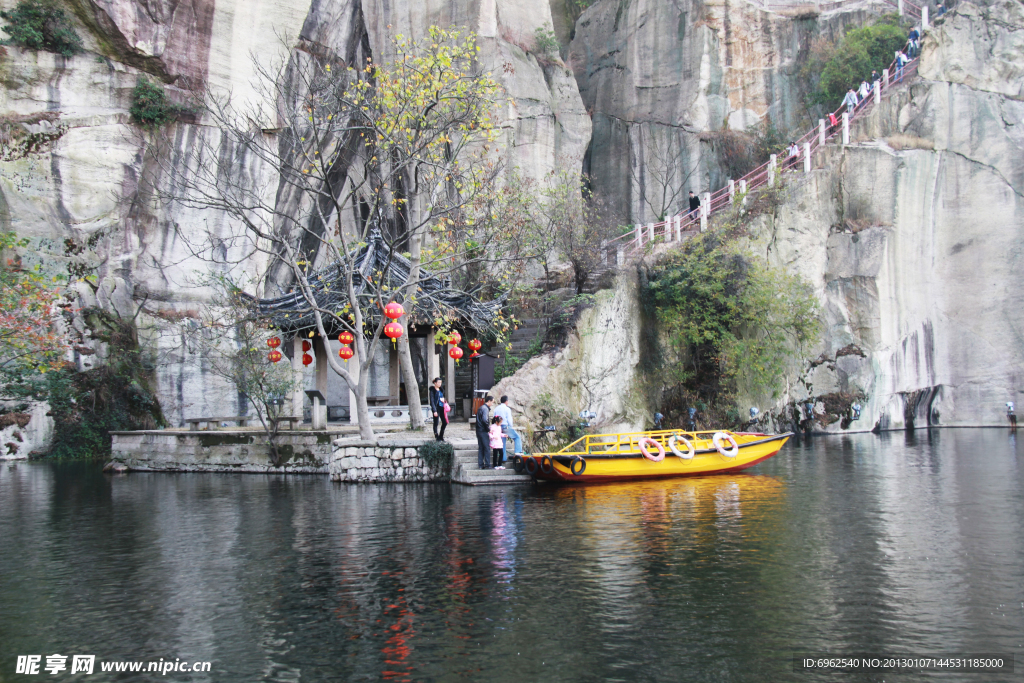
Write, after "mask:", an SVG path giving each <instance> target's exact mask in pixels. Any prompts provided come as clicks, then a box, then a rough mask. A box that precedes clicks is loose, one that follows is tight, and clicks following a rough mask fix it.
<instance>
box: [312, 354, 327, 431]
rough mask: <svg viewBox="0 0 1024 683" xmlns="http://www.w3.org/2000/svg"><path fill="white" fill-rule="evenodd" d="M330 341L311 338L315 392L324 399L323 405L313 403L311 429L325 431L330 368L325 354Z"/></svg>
mask: <svg viewBox="0 0 1024 683" xmlns="http://www.w3.org/2000/svg"><path fill="white" fill-rule="evenodd" d="M330 348H331V347H330V341H328V340H327V339H324V338H323V337H321V336H320V335H317V336H316V337H313V352H314V353H315V354H316V390H317V391H319V392H320V394H321V395H322V396H323V397H324V399H325V402H324V404H323V405H318V402H316V401H314V403H313V416H312V422H313V425H312V426H313V429H327V403H326V397H327V377H328V374H327V373H329V372H330V370H331V366H330V364H329V363H328V361H327V354H328V353H329V352H330Z"/></svg>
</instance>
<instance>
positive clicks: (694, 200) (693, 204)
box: [690, 190, 700, 220]
mask: <svg viewBox="0 0 1024 683" xmlns="http://www.w3.org/2000/svg"><path fill="white" fill-rule="evenodd" d="M698 209H700V197H698V196H697V195H695V194H694V193H693V190H690V220H694V219H696V217H697V210H698Z"/></svg>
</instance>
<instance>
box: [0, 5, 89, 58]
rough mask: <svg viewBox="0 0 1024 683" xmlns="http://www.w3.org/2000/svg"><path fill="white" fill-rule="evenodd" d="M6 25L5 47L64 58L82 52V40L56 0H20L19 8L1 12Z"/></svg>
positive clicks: (4, 28) (4, 29)
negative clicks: (12, 46)
mask: <svg viewBox="0 0 1024 683" xmlns="http://www.w3.org/2000/svg"><path fill="white" fill-rule="evenodd" d="M0 17H2V18H3V19H4V21H6V22H7V26H4V27H3V31H4V33H6V34H7V35H8V36H10V38H8V39H7V40H5V41H3V43H4V44H5V45H17V46H18V47H23V48H27V49H29V50H45V51H47V52H55V53H57V54H60V55H64V56H65V57H73V56H75V55H76V54H78V53H79V52H82V50H83V48H82V39H81V37H79V35H78V33H76V32H75V29H74V27H73V26H72V25H71V21H70V19H68V16H67V14H65V13H64V10H63V9H62V8H61V7H60V6H59V5H58V4H57V2H56V1H55V0H21V2H19V3H18V5H17V7H15V8H14V9H10V10H3V11H0Z"/></svg>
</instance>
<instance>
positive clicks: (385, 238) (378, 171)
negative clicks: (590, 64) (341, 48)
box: [157, 27, 522, 438]
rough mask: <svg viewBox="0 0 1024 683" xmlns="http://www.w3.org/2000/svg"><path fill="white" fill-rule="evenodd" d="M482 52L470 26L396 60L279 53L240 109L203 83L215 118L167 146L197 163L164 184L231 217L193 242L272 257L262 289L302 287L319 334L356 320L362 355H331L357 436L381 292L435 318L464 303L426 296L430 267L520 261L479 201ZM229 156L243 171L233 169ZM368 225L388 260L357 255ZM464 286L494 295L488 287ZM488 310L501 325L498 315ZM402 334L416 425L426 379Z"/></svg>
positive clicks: (490, 132) (495, 179)
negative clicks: (346, 359)
mask: <svg viewBox="0 0 1024 683" xmlns="http://www.w3.org/2000/svg"><path fill="white" fill-rule="evenodd" d="M475 57H476V43H475V38H474V36H472V35H471V34H465V33H462V32H460V31H458V30H451V31H447V30H442V29H438V28H436V27H432V28H431V29H430V31H429V36H428V38H427V39H426V40H425V41H423V42H421V43H412V42H409V41H406V40H404V39H401V38H399V39H396V41H395V44H394V57H393V61H391V62H389V63H387V64H375V63H372V62H371V61H370V60H369V59H367V61H366V62H365V63H362V64H346V63H344V61H343V60H342V59H341V58H340V57H338V56H337V55H332V54H326V53H324V52H323V51H313V50H303V51H300V50H294V51H292V54H291V58H290V60H289V61H288V62H287V63H284V64H280V65H277V66H276V67H267V66H265V65H262V64H259V63H257V65H256V68H257V74H258V82H257V84H256V87H257V91H258V93H259V95H260V99H259V102H261V103H262V104H253V105H248V106H245V107H242V108H236V107H235V106H234V104H233V103H232V100H231V98H230V97H224V96H220V97H218V96H215V95H211V96H208V97H207V98H206V103H205V113H204V116H205V117H206V120H207V121H208V122H209V123H210V124H211V125H212V128H206V129H203V131H202V132H201V133H200V135H198V137H197V139H196V140H195V141H189V142H188V144H184V143H182V144H179V145H178V149H176V150H173V152H169V154H170V153H176V154H177V155H178V156H179V157H184V162H185V164H184V165H185V166H187V168H188V169H189V171H190V173H189V174H187V175H177V176H174V177H173V178H171V180H170V181H167V182H166V183H165V185H162V186H161V185H157V192H158V193H159V194H160V196H162V197H163V198H165V199H167V200H169V201H176V202H180V203H182V204H184V205H187V206H191V207H196V208H201V209H213V210H215V211H218V212H222V214H224V215H226V216H228V217H229V218H230V222H231V224H232V225H231V230H230V231H229V233H228V234H227V235H221V236H219V237H218V238H217V240H216V241H215V242H210V243H208V244H205V245H194V247H195V249H196V251H197V253H198V252H202V253H204V254H206V255H207V256H208V257H209V258H214V259H216V258H218V256H217V255H218V254H226V253H230V254H232V257H231V258H232V259H234V260H236V261H244V262H245V263H247V264H260V263H262V264H264V270H265V272H264V273H263V275H262V277H261V286H260V291H255V292H253V293H254V294H256V295H257V296H264V297H268V296H271V295H273V294H277V293H286V292H288V291H290V292H291V293H292V294H295V295H297V296H299V297H300V298H301V300H302V302H303V305H304V307H305V310H304V312H303V315H307V316H308V318H309V321H310V325H311V326H312V327H314V328H315V330H316V331H317V333H318V334H319V335H320V336H321V337H323V338H325V339H326V338H327V334H328V329H331V330H334V331H337V330H347V331H350V332H352V334H353V336H354V337H355V342H354V349H353V350H354V351H355V360H356V366H355V369H354V370H350V369H349V368H348V367H347V365H346V364H344V363H342V362H341V361H339V359H337V358H335V357H334V356H333V355H332V354H328V356H327V358H328V363H329V364H330V366H331V368H332V369H333V370H334V371H335V372H336V373H337V374H338V375H340V376H341V377H342V378H343V379H344V380H345V382H346V383H347V384H348V386H349V388H350V389H351V391H352V394H353V395H354V396H355V400H356V405H355V406H354V410H355V411H356V414H357V416H358V421H359V426H360V434H361V436H362V437H363V438H372V436H373V431H372V429H371V427H370V424H369V419H368V415H369V414H368V409H367V403H366V388H367V381H368V378H369V368H370V364H371V361H372V358H373V356H374V353H375V350H376V347H377V344H378V343H380V342H381V335H382V333H383V329H384V326H385V324H386V323H387V322H388V321H387V320H386V319H385V318H384V317H383V316H382V315H381V311H382V310H383V308H384V306H385V305H386V304H387V303H388V302H390V301H398V302H400V303H403V304H404V306H405V308H406V310H407V311H408V313H407V314H406V315H407V317H406V320H405V322H406V323H407V324H408V322H409V318H410V317H413V316H414V315H415V311H417V310H427V309H429V310H431V311H433V312H434V313H433V319H432V320H429V321H426V322H429V323H430V324H433V325H437V326H440V327H444V326H446V325H451V324H452V323H453V322H454V321H455V319H456V318H457V317H458V315H459V311H457V310H453V309H452V308H451V306H450V299H445V300H444V301H441V300H437V301H426V299H429V298H430V297H431V296H432V295H431V293H430V291H428V289H427V288H426V287H424V286H423V284H424V282H425V278H427V277H428V275H432V276H436V277H442V278H452V277H454V276H456V275H458V274H459V273H462V272H465V271H466V270H467V269H472V268H483V269H486V270H487V272H488V273H490V274H491V276H492V280H494V281H497V282H501V281H502V279H507V273H508V272H512V271H514V270H515V269H517V268H518V267H519V263H520V261H521V254H520V253H519V252H520V245H521V243H522V240H521V239H520V238H519V236H518V235H516V234H515V232H514V230H513V229H510V227H509V225H507V224H502V223H500V221H499V219H498V218H497V217H495V216H493V215H492V214H488V213H487V212H486V210H485V209H486V206H487V202H486V201H485V200H486V198H487V197H489V196H492V195H494V194H495V193H496V191H497V190H498V189H499V188H500V187H501V177H502V165H501V163H500V162H499V161H498V160H497V156H498V155H497V152H496V150H495V149H493V147H494V146H495V143H496V141H497V137H498V130H497V128H496V125H495V123H494V121H495V119H496V117H495V111H494V110H495V109H496V106H497V104H498V103H499V100H500V99H501V98H502V94H501V91H500V87H499V86H498V84H497V83H496V82H495V81H494V80H493V79H491V78H490V77H489V76H487V75H484V74H480V73H478V71H477V64H476V62H475ZM268 103H269V104H268ZM169 154H163V155H160V156H161V157H162V158H172V157H170V156H169ZM180 165H181V163H180V161H179V166H180ZM225 165H229V166H234V167H237V169H241V170H239V171H237V172H225V171H224V166H225ZM165 175H166V176H167V177H168V178H170V169H168V173H166V174H165ZM168 184H169V187H168V186H167V185H168ZM183 237H184V236H183ZM371 238H372V239H374V240H377V243H379V244H383V245H384V262H383V264H382V266H381V268H379V269H377V270H373V271H371V272H363V271H361V270H360V269H359V267H358V266H357V262H356V259H357V256H358V254H359V251H360V249H361V248H362V247H365V246H366V245H367V244H368V243H369V242H370V240H371ZM400 254H402V255H404V256H405V258H407V259H408V262H409V263H410V264H411V267H410V268H409V271H408V276H407V277H406V279H405V281H404V282H398V283H396V282H393V281H391V279H389V277H387V274H388V272H390V271H389V266H390V265H391V263H392V262H393V261H394V260H395V259H396V258H397V257H398V255H400ZM220 258H223V256H221V257H220ZM324 264H337V265H336V270H335V271H333V272H335V273H337V274H338V275H339V276H340V290H341V291H329V287H330V285H329V284H325V280H324V277H325V276H324V273H323V272H321V270H318V266H322V265H324ZM334 267H335V266H332V268H334ZM503 274H504V275H505V277H503ZM325 287H328V291H325ZM465 293H466V295H467V296H468V297H470V298H474V299H475V298H476V297H479V296H482V295H484V294H489V295H491V296H493V295H494V294H495V292H494V291H491V292H487V293H485V292H483V291H482V290H481V289H480V287H467V288H466V289H465ZM493 324H494V325H495V327H496V328H497V331H498V332H499V333H501V332H503V331H505V330H507V323H505V322H503V321H502V320H501V319H500V318H499V319H498V320H497V321H495V322H494V323H493ZM403 339H404V341H403V342H402V344H401V346H400V347H399V348H400V352H401V354H402V366H403V370H404V376H405V381H406V387H407V394H408V397H409V403H410V412H411V414H412V416H413V421H414V422H413V425H414V426H418V425H419V424H421V420H422V416H421V411H420V410H419V390H418V386H417V384H416V380H415V375H414V373H413V372H412V360H411V352H410V350H409V345H408V339H407V335H406V337H403Z"/></svg>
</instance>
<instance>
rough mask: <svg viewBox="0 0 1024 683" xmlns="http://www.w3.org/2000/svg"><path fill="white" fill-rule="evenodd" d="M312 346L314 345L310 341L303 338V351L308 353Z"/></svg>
mask: <svg viewBox="0 0 1024 683" xmlns="http://www.w3.org/2000/svg"><path fill="white" fill-rule="evenodd" d="M311 348H313V345H312V344H310V343H309V342H308V341H306V340H305V339H303V340H302V352H303V353H308V352H309V350H310V349H311ZM307 365H308V363H307Z"/></svg>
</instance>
